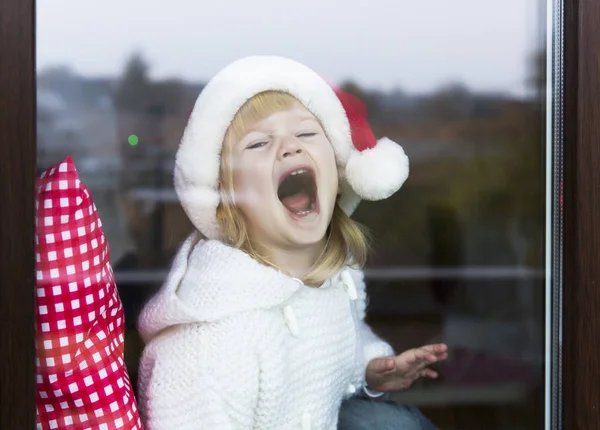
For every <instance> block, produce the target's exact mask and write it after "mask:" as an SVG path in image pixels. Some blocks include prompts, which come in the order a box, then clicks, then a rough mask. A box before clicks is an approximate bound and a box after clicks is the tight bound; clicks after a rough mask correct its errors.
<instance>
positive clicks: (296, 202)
mask: <svg viewBox="0 0 600 430" xmlns="http://www.w3.org/2000/svg"><path fill="white" fill-rule="evenodd" d="M281 203H283V205H284V206H285V207H286V208H287V210H289V211H290V212H294V213H299V212H305V211H309V210H310V209H311V208H310V206H311V198H310V196H309V195H308V193H306V192H304V191H301V192H299V193H296V194H294V195H292V196H288V197H285V198H284V199H283V200H281Z"/></svg>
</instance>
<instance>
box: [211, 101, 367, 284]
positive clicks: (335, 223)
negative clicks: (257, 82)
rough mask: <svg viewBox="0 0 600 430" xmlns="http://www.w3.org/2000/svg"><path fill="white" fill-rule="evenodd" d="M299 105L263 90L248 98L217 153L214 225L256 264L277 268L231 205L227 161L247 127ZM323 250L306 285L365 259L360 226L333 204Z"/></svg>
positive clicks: (365, 253)
mask: <svg viewBox="0 0 600 430" xmlns="http://www.w3.org/2000/svg"><path fill="white" fill-rule="evenodd" d="M298 103H299V102H298V100H297V99H296V98H294V97H293V96H291V95H290V94H288V93H285V92H281V91H265V92H261V93H259V94H256V95H255V96H254V97H252V98H250V99H249V100H248V101H246V103H245V104H244V105H243V106H242V107H241V108H240V110H239V111H238V112H237V114H236V115H235V117H234V119H233V121H232V122H231V124H230V126H229V128H228V130H227V133H226V135H225V139H224V142H223V149H222V153H221V171H220V181H219V192H220V195H221V202H220V203H219V206H218V207H217V222H218V223H219V227H220V228H221V231H222V234H223V236H224V238H225V239H226V240H227V241H228V242H229V244H230V245H232V246H234V247H236V248H239V249H241V250H243V251H244V252H246V253H247V254H248V255H250V256H251V257H253V258H254V259H256V260H257V261H258V262H260V263H262V264H264V265H266V266H270V267H274V268H276V269H278V267H277V266H275V265H274V264H273V263H271V262H270V261H269V260H268V258H267V256H266V255H263V254H261V253H260V252H258V250H257V249H256V247H253V246H252V242H251V240H250V237H249V235H248V230H247V228H246V220H245V218H244V215H243V214H242V212H241V211H240V210H239V208H238V207H236V205H235V204H234V202H233V170H232V168H231V163H229V161H228V159H229V156H230V154H231V151H232V146H233V145H234V143H235V142H237V141H239V140H240V139H241V138H242V137H243V136H245V135H246V133H247V132H248V130H249V129H250V127H252V126H253V125H254V124H255V123H256V122H257V121H260V120H262V119H264V118H266V117H268V116H270V115H272V114H274V113H277V112H280V111H283V110H288V109H291V108H293V107H294V106H295V105H297V104H298ZM326 234H327V241H326V244H325V248H324V249H323V252H322V253H321V256H320V257H319V258H318V260H317V261H316V263H315V264H314V266H313V268H312V269H311V270H310V271H309V273H307V274H306V275H305V276H304V277H303V278H302V279H301V280H302V282H304V283H305V284H306V285H320V284H321V283H323V282H324V281H325V280H327V279H329V278H330V277H331V276H332V275H333V274H335V273H336V272H337V271H338V270H340V269H342V268H343V267H344V266H346V265H356V266H363V265H364V264H365V262H366V260H367V254H368V249H369V246H368V240H367V232H366V230H365V228H364V227H363V226H361V225H360V224H358V223H357V222H355V221H353V220H351V219H350V217H348V215H346V214H345V213H344V211H343V210H342V208H341V207H340V206H339V204H338V203H337V202H336V205H335V208H334V211H333V215H332V218H331V223H330V225H329V227H328V229H327V233H326Z"/></svg>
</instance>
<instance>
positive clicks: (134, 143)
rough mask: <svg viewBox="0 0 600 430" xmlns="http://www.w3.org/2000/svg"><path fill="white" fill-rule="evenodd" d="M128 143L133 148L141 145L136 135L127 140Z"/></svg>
mask: <svg viewBox="0 0 600 430" xmlns="http://www.w3.org/2000/svg"><path fill="white" fill-rule="evenodd" d="M127 141H128V142H129V144H130V145H131V146H136V145H137V144H138V143H139V141H140V139H138V137H137V136H136V135H135V134H131V135H129V137H128V138H127Z"/></svg>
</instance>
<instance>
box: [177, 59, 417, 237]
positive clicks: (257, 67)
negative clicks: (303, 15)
mask: <svg viewBox="0 0 600 430" xmlns="http://www.w3.org/2000/svg"><path fill="white" fill-rule="evenodd" d="M264 91H283V92H287V93H289V94H290V95H292V96H293V97H295V98H296V99H297V100H298V101H299V102H300V103H302V104H303V105H304V106H305V107H306V108H307V109H308V110H309V111H310V112H311V113H312V114H313V115H315V117H316V118H317V119H318V120H319V121H320V122H321V124H322V126H323V128H324V130H325V132H326V134H327V136H328V137H329V140H330V142H331V145H332V146H333V149H334V152H335V156H336V162H337V165H338V170H339V172H340V187H341V197H340V205H341V207H342V209H343V210H344V211H345V212H346V213H347V214H348V215H351V214H352V212H353V211H354V209H356V206H357V205H358V203H359V202H360V200H361V199H365V200H382V199H385V198H388V197H390V196H391V195H392V194H394V193H395V192H396V191H397V190H398V189H399V188H400V187H401V186H402V184H403V183H404V181H405V180H406V178H407V177H408V170H409V167H408V158H407V156H406V154H405V153H404V150H403V149H402V147H401V146H400V145H399V144H397V143H395V142H393V141H391V140H390V139H388V138H385V137H384V138H381V139H379V140H377V139H376V138H375V136H374V134H373V132H372V130H371V127H370V126H369V123H368V120H367V111H366V108H365V106H364V104H363V103H362V102H361V101H360V100H359V99H358V98H357V97H354V96H353V95H351V94H348V93H345V92H343V91H341V90H340V89H338V88H334V87H333V86H331V85H329V84H328V83H327V82H326V81H325V80H324V79H323V78H321V77H320V76H319V75H318V74H317V73H315V72H314V71H313V70H311V69H310V68H308V67H306V66H305V65H303V64H300V63H298V62H296V61H293V60H290V59H288V58H283V57H277V56H252V57H246V58H243V59H240V60H237V61H235V62H233V63H231V64H230V65H228V66H227V67H225V68H224V69H223V70H221V71H220V72H219V73H218V74H217V75H215V76H214V77H213V78H212V79H211V80H210V82H209V83H208V84H207V85H206V87H205V88H204V90H203V91H202V93H201V94H200V96H199V97H198V99H197V101H196V104H195V105H194V109H193V110H192V113H191V115H190V118H189V120H188V124H187V127H186V129H185V132H184V134H183V138H182V140H181V144H180V146H179V149H178V152H177V156H176V160H175V172H174V181H175V190H176V192H177V194H178V196H179V199H180V201H181V204H182V206H183V208H184V210H185V212H186V213H187V215H188V217H189V218H190V220H191V221H192V223H193V224H194V226H195V227H196V228H197V229H198V230H199V231H200V232H201V233H202V234H204V235H205V236H206V237H208V238H209V239H219V238H221V236H220V229H219V225H218V223H217V220H216V209H217V206H218V205H219V201H220V196H219V171H220V166H221V162H220V160H221V149H222V146H223V140H224V137H225V134H226V132H227V129H228V127H229V125H230V123H231V121H232V120H233V118H234V117H235V115H236V113H237V112H238V110H239V109H240V108H241V107H242V106H243V105H244V103H245V102H246V101H247V100H249V99H250V98H252V97H253V96H255V95H256V94H258V93H261V92H264Z"/></svg>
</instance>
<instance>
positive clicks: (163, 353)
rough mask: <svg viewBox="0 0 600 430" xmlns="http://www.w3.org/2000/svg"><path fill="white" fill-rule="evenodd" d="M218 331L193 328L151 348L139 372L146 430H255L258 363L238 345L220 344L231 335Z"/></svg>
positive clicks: (155, 342) (169, 337)
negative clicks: (242, 429)
mask: <svg viewBox="0 0 600 430" xmlns="http://www.w3.org/2000/svg"><path fill="white" fill-rule="evenodd" d="M214 331H220V330H211V329H208V330H207V329H206V327H204V328H201V327H192V328H190V327H188V328H185V329H183V330H181V332H179V333H175V334H171V335H169V336H167V337H164V338H163V339H156V340H153V341H152V342H151V343H150V344H148V346H147V347H146V350H145V351H144V354H143V357H142V360H141V362H140V373H139V381H140V383H139V388H140V390H139V398H140V402H139V403H140V405H139V407H140V412H141V415H142V418H143V420H144V424H145V429H146V430H174V429H176V430H197V429H219V430H233V429H239V428H252V427H253V421H254V411H255V406H256V401H257V393H258V363H257V362H256V361H255V360H254V359H253V357H254V354H249V353H245V352H248V351H244V348H243V347H242V348H240V345H239V343H238V344H237V345H236V342H223V341H221V340H220V339H231V337H227V335H228V333H223V332H221V333H212V332H214ZM225 331H229V330H225ZM233 339H235V337H233ZM234 346H237V347H238V349H237V351H235V352H234V351H233V350H231V351H230V350H229V349H232V347H234Z"/></svg>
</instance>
